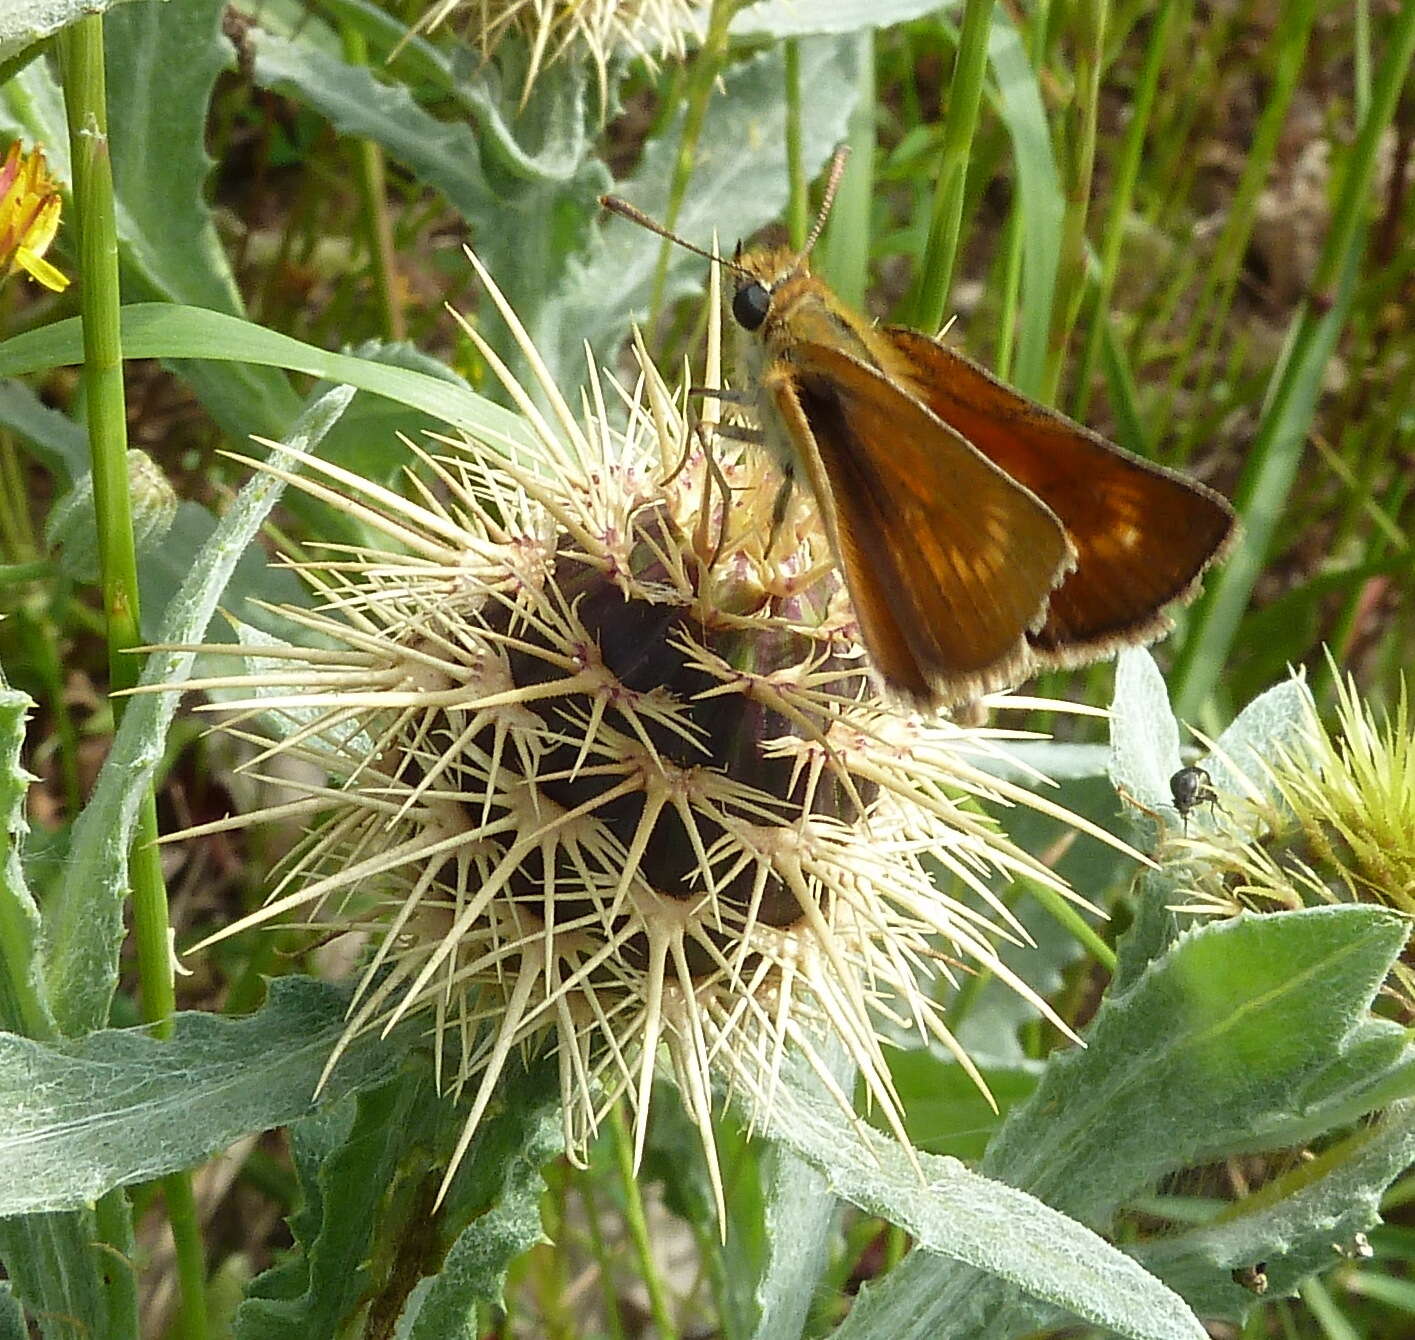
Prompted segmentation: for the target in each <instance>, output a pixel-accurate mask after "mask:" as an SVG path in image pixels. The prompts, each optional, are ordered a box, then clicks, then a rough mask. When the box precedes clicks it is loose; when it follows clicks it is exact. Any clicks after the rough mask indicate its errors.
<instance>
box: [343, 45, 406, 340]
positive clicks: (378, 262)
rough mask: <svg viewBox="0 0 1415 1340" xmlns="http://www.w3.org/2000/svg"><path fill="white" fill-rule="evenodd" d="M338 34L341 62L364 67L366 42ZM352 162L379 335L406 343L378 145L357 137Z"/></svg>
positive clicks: (381, 151)
mask: <svg viewBox="0 0 1415 1340" xmlns="http://www.w3.org/2000/svg"><path fill="white" fill-rule="evenodd" d="M339 35H340V39H341V41H342V42H343V46H344V57H345V59H346V60H347V61H348V62H349V63H350V64H351V65H367V64H368V41H367V39H366V38H365V37H364V35H363V33H362V32H361V31H360V30H359V29H358V28H356V27H355V26H354V25H353V24H352V23H347V22H346V23H344V24H342V25H341V26H340V29H339ZM354 162H355V167H356V169H357V176H358V184H359V196H360V198H361V199H362V201H363V214H364V230H365V233H366V234H367V236H366V239H365V240H366V241H367V243H368V249H369V260H370V262H371V264H372V266H373V285H374V291H375V292H376V293H377V294H378V306H379V310H380V311H381V312H382V314H383V336H384V338H385V339H388V340H406V339H407V338H408V322H407V319H406V318H405V317H404V315H403V305H402V303H400V302H399V301H398V283H397V269H396V266H395V264H394V259H393V255H394V248H393V225H392V223H391V222H390V220H389V217H388V192H387V190H386V187H385V177H384V170H383V148H382V146H381V145H379V144H377V143H375V142H374V141H373V140H371V139H368V138H366V137H360V138H359V139H357V140H356V141H355V142H354Z"/></svg>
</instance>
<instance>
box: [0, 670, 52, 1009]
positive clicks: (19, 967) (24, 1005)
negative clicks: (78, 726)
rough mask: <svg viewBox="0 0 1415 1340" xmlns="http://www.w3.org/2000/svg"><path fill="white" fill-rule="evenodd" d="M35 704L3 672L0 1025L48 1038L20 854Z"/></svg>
mask: <svg viewBox="0 0 1415 1340" xmlns="http://www.w3.org/2000/svg"><path fill="white" fill-rule="evenodd" d="M33 706H34V703H33V702H31V701H30V698H29V696H28V695H27V694H24V693H21V692H19V691H18V690H17V689H11V688H8V687H6V686H5V679H4V674H3V673H0V841H3V843H4V846H3V849H0V1027H5V1028H10V1029H14V1030H15V1031H16V1032H22V1033H30V1034H40V1035H45V1034H48V1033H49V1032H51V1031H52V1029H53V1027H54V1021H53V1019H51V1018H50V1017H49V1010H48V1005H47V1003H46V1001H45V996H44V983H43V981H42V980H41V978H40V976H39V971H38V969H39V956H38V954H37V953H36V952H35V949H36V946H37V945H38V943H39V934H40V923H39V909H38V908H37V907H36V906H35V903H34V898H33V897H32V896H31V895H30V891H29V886H28V884H27V882H26V880H25V872H24V866H23V865H22V863H21V861H20V850H21V848H22V847H23V845H24V840H25V836H26V835H27V834H28V833H29V822H28V820H27V819H26V818H25V793H26V791H27V790H28V789H29V784H30V783H31V782H32V781H33V780H34V778H33V777H32V776H31V775H30V774H29V773H28V772H26V771H25V768H24V766H23V764H21V762H20V747H21V745H22V744H23V743H24V738H25V721H26V719H27V718H28V716H29V713H30V709H31V708H32V707H33Z"/></svg>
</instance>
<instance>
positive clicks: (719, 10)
mask: <svg viewBox="0 0 1415 1340" xmlns="http://www.w3.org/2000/svg"><path fill="white" fill-rule="evenodd" d="M744 3H745V0H712V13H711V14H710V15H709V17H708V28H707V36H706V37H704V38H703V45H702V48H701V49H700V50H699V52H698V58H697V60H695V61H694V62H693V68H692V70H691V71H689V74H688V95H687V106H686V109H685V111H684V113H683V133H682V135H681V136H680V137H679V140H678V154H677V156H676V158H675V159H674V161H673V180H672V181H671V182H670V183H669V186H668V209H667V211H666V212H665V214H664V216H663V226H664V227H665V228H667V229H670V230H672V229H673V228H675V227H677V224H678V213H679V211H680V210H681V209H682V208H683V197H684V196H685V195H687V193H688V181H689V179H690V178H691V177H692V175H693V164H694V162H695V160H696V159H697V155H698V139H699V137H700V136H701V135H702V133H703V120H704V119H705V118H706V116H707V109H708V103H709V102H710V101H711V100H712V86H713V85H714V84H715V83H716V82H717V76H718V72H719V71H720V70H721V69H722V65H723V62H724V61H725V60H726V59H727V45H728V44H727V30H728V28H729V27H731V24H732V19H733V16H734V15H735V14H736V13H737V11H738V10H739V9H741V8H742V6H743V4H744ZM672 246H673V243H672V242H670V241H669V240H668V239H667V238H664V240H663V245H662V246H661V247H660V248H659V252H658V267H657V268H656V269H655V270H654V276H653V289H652V296H651V298H650V300H649V324H650V325H652V324H653V323H654V322H656V321H657V320H658V315H659V313H660V312H661V311H662V310H663V289H664V285H665V284H667V282H668V258H669V255H670V253H671V249H672Z"/></svg>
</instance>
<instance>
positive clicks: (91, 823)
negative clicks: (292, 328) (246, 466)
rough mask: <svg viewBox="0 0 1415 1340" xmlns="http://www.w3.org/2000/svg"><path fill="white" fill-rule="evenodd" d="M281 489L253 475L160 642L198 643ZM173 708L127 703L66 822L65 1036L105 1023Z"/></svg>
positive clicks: (312, 414) (49, 916)
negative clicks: (145, 806)
mask: <svg viewBox="0 0 1415 1340" xmlns="http://www.w3.org/2000/svg"><path fill="white" fill-rule="evenodd" d="M352 395H353V390H352V388H350V387H338V388H336V389H335V390H333V391H330V392H328V393H327V394H326V395H324V396H322V397H321V398H320V399H319V400H318V401H317V402H316V403H315V404H314V405H313V406H311V408H310V409H309V410H308V411H307V412H306V413H305V414H304V415H303V416H301V419H300V422H299V423H298V424H297V425H296V431H295V433H294V434H293V435H292V437H291V445H292V446H293V447H294V448H295V449H297V450H304V449H308V448H309V447H311V446H313V445H314V444H315V443H317V442H318V441H319V440H320V439H321V438H322V437H323V436H324V434H325V433H326V432H327V431H328V429H329V427H330V425H331V424H332V423H334V422H335V421H336V420H337V419H338V418H339V415H340V414H341V413H342V412H343V410H344V408H345V406H347V405H348V403H349V400H350V398H351V397H352ZM283 487H284V485H283V483H282V482H281V481H280V480H278V479H276V478H275V477H274V476H271V475H259V476H257V477H256V478H254V479H252V480H251V481H250V483H248V484H247V485H246V486H245V488H243V489H242V490H241V493H240V495H239V496H238V498H237V499H236V501H235V503H234V504H233V505H232V506H231V508H230V510H229V511H228V512H227V513H226V515H225V516H224V517H223V518H222V519H221V522H220V523H219V525H218V526H217V528H216V530H215V532H213V534H212V537H211V540H210V541H209V542H208V544H207V546H206V548H205V549H204V550H203V552H202V554H201V556H200V557H199V559H198V561H197V565H196V567H195V568H194V569H193V570H192V572H191V573H189V574H188V577H187V580H186V581H185V582H184V583H183V585H182V589H181V590H180V591H179V592H178V593H177V596H176V597H175V599H174V600H173V601H172V603H171V606H170V607H169V608H168V610H167V611H166V613H165V615H164V620H163V634H162V638H161V640H162V641H163V642H166V643H171V644H173V645H189V644H191V643H194V642H199V641H200V640H201V638H202V635H203V633H205V631H206V626H207V624H209V623H210V622H211V616H212V614H213V613H214V612H215V610H216V605H217V602H218V601H219V600H220V599H221V595H222V592H223V591H224V590H225V589H226V584H227V582H228V581H229V579H230V576H231V573H232V571H233V570H234V569H235V566H236V564H237V562H239V560H240V559H241V556H242V555H243V554H244V553H245V551H246V549H247V547H248V546H249V545H250V543H251V542H252V540H254V538H255V536H256V534H257V532H258V531H259V529H260V527H261V525H262V524H263V522H264V521H265V518H266V517H267V516H268V515H269V513H270V509H271V508H272V507H274V506H275V503H276V501H277V499H278V498H279V497H280V494H281V491H282V489H283ZM191 663H192V653H190V652H155V653H153V654H152V655H150V656H149V658H148V661H147V664H146V666H145V667H144V670H143V674H142V680H141V682H142V684H143V685H144V686H153V685H157V684H174V683H177V682H179V681H180V680H182V679H184V678H186V676H187V674H188V672H189V670H190V666H191ZM176 710H177V694H176V693H152V694H147V695H144V696H141V697H139V698H137V699H135V700H134V701H133V702H131V703H130V704H129V706H128V708H127V710H126V711H125V713H124V714H123V723H122V725H121V726H120V727H119V728H118V733H117V735H116V736H115V737H114V740H113V748H112V749H111V750H110V751H109V754H108V758H107V760H106V761H105V762H104V765H103V770H102V771H101V772H100V773H99V776H98V781H97V783H96V784H95V786H94V788H93V794H92V796H91V797H90V799H89V803H88V804H87V805H86V806H85V807H84V811H83V813H82V814H80V815H79V817H78V819H77V821H76V822H75V824H74V834H73V843H72V846H71V848H70V852H69V859H68V862H67V863H66V868H65V879H64V883H63V884H62V885H61V887H60V892H59V896H58V898H57V899H56V900H55V904H54V906H53V907H52V908H48V909H46V921H45V927H44V929H45V939H46V945H45V975H46V980H47V983H48V986H49V998H50V1001H51V1004H52V1007H53V1010H54V1016H55V1019H56V1020H57V1021H58V1023H59V1027H60V1029H61V1030H62V1031H63V1032H65V1033H67V1034H71V1035H72V1034H77V1033H82V1032H86V1031H88V1030H90V1029H94V1028H99V1027H101V1026H102V1025H103V1023H104V1022H105V1020H106V1018H107V1014H108V1004H109V1000H110V999H111V997H112V994H113V990H114V988H115V986H116V985H117V981H118V946H119V944H120V943H121V941H122V938H123V902H124V899H125V897H126V895H127V885H128V877H127V871H128V846H129V844H130V843H131V841H132V834H133V826H134V824H135V822H136V819H137V813H138V806H139V803H140V800H141V797H142V794H143V791H144V788H145V787H146V786H147V782H148V779H149V778H150V777H151V775H152V772H153V769H154V768H156V766H157V764H158V763H159V762H160V761H161V759H162V749H163V744H164V741H165V739H166V736H167V727H168V725H169V724H170V722H171V720H172V716H173V714H174V713H175V712H176Z"/></svg>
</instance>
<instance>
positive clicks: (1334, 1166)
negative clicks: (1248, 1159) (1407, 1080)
mask: <svg viewBox="0 0 1415 1340" xmlns="http://www.w3.org/2000/svg"><path fill="white" fill-rule="evenodd" d="M1409 1091H1410V1089H1409V1086H1408V1085H1407V1092H1409ZM1412 1163H1415V1103H1410V1102H1405V1103H1401V1104H1399V1105H1398V1106H1397V1107H1394V1108H1392V1109H1391V1110H1390V1111H1389V1112H1387V1113H1386V1115H1385V1116H1384V1118H1383V1119H1382V1120H1381V1121H1380V1122H1378V1123H1376V1124H1375V1125H1372V1126H1366V1127H1363V1128H1362V1129H1360V1130H1359V1131H1358V1132H1357V1133H1356V1134H1355V1135H1353V1136H1352V1137H1351V1138H1350V1139H1349V1140H1348V1141H1345V1142H1343V1143H1342V1144H1340V1145H1337V1146H1336V1147H1334V1148H1333V1149H1330V1150H1327V1151H1325V1152H1324V1153H1322V1154H1321V1155H1319V1156H1318V1157H1317V1158H1316V1159H1315V1160H1314V1161H1313V1162H1311V1163H1303V1164H1301V1165H1299V1167H1298V1168H1297V1169H1296V1170H1294V1172H1293V1173H1291V1174H1289V1175H1287V1176H1285V1177H1282V1178H1279V1179H1278V1180H1277V1181H1276V1182H1275V1183H1273V1184H1270V1185H1269V1186H1266V1187H1264V1188H1263V1190H1262V1191H1261V1192H1260V1193H1258V1194H1255V1195H1253V1196H1250V1197H1248V1198H1247V1199H1246V1200H1243V1201H1240V1202H1239V1203H1238V1205H1237V1206H1235V1207H1233V1209H1232V1210H1230V1211H1229V1212H1227V1213H1225V1214H1224V1215H1223V1216H1222V1218H1221V1219H1218V1220H1216V1221H1215V1222H1214V1223H1212V1224H1208V1225H1205V1226H1204V1227H1202V1228H1198V1229H1194V1230H1192V1231H1190V1232H1187V1233H1179V1234H1176V1235H1174V1236H1173V1237H1163V1238H1157V1239H1155V1240H1153V1241H1151V1242H1147V1243H1144V1244H1142V1245H1141V1246H1138V1247H1133V1248H1128V1249H1127V1250H1129V1251H1130V1252H1131V1254H1132V1255H1133V1256H1135V1257H1136V1258H1137V1259H1138V1260H1139V1261H1141V1262H1142V1263H1143V1264H1144V1265H1145V1267H1146V1268H1147V1269H1149V1270H1152V1271H1154V1273H1155V1274H1157V1275H1159V1276H1160V1278H1161V1279H1163V1280H1165V1282H1166V1283H1168V1284H1169V1285H1170V1286H1171V1287H1172V1288H1175V1289H1177V1290H1179V1292H1180V1293H1182V1294H1183V1295H1184V1296H1185V1297H1186V1298H1187V1299H1188V1300H1189V1302H1190V1303H1191V1304H1192V1305H1193V1306H1194V1308H1195V1309H1196V1310H1197V1311H1199V1312H1200V1313H1202V1314H1203V1315H1204V1316H1206V1317H1223V1318H1228V1319H1232V1320H1234V1321H1241V1320H1242V1318H1243V1317H1244V1315H1245V1314H1246V1313H1247V1312H1248V1311H1249V1310H1250V1309H1251V1308H1252V1307H1253V1306H1254V1304H1255V1303H1256V1301H1257V1300H1256V1299H1255V1297H1254V1295H1253V1294H1252V1293H1251V1292H1250V1291H1249V1290H1248V1289H1245V1288H1244V1287H1243V1286H1242V1285H1241V1284H1238V1283H1236V1282H1235V1281H1234V1279H1233V1273H1232V1272H1233V1271H1234V1270H1236V1269H1242V1268H1244V1267H1248V1266H1253V1265H1256V1264H1257V1263H1259V1262H1262V1264H1263V1273H1264V1274H1266V1275H1267V1277H1268V1291H1269V1292H1270V1293H1272V1294H1274V1295H1276V1296H1279V1297H1282V1296H1285V1295H1288V1294H1291V1293H1293V1292H1295V1290H1296V1288H1297V1285H1298V1284H1299V1283H1300V1282H1301V1281H1302V1280H1303V1279H1304V1278H1305V1277H1306V1276H1308V1275H1310V1274H1312V1273H1313V1272H1314V1271H1318V1270H1322V1269H1324V1268H1326V1267H1329V1266H1330V1265H1331V1264H1332V1262H1333V1261H1334V1260H1336V1259H1337V1257H1338V1254H1339V1252H1340V1250H1341V1249H1343V1248H1344V1247H1345V1246H1346V1244H1348V1243H1350V1242H1352V1241H1354V1239H1355V1237H1356V1234H1358V1233H1364V1232H1367V1231H1368V1230H1370V1229H1371V1228H1373V1227H1375V1226H1376V1225H1377V1224H1378V1223H1380V1217H1381V1216H1380V1202H1381V1197H1382V1195H1383V1194H1384V1193H1385V1190H1386V1188H1387V1187H1388V1186H1389V1185H1390V1184H1391V1183H1392V1182H1393V1181H1395V1179H1396V1178H1397V1177H1400V1176H1401V1175H1402V1174H1403V1173H1405V1172H1406V1171H1407V1170H1408V1169H1409V1168H1410V1166H1411V1164H1412Z"/></svg>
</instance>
